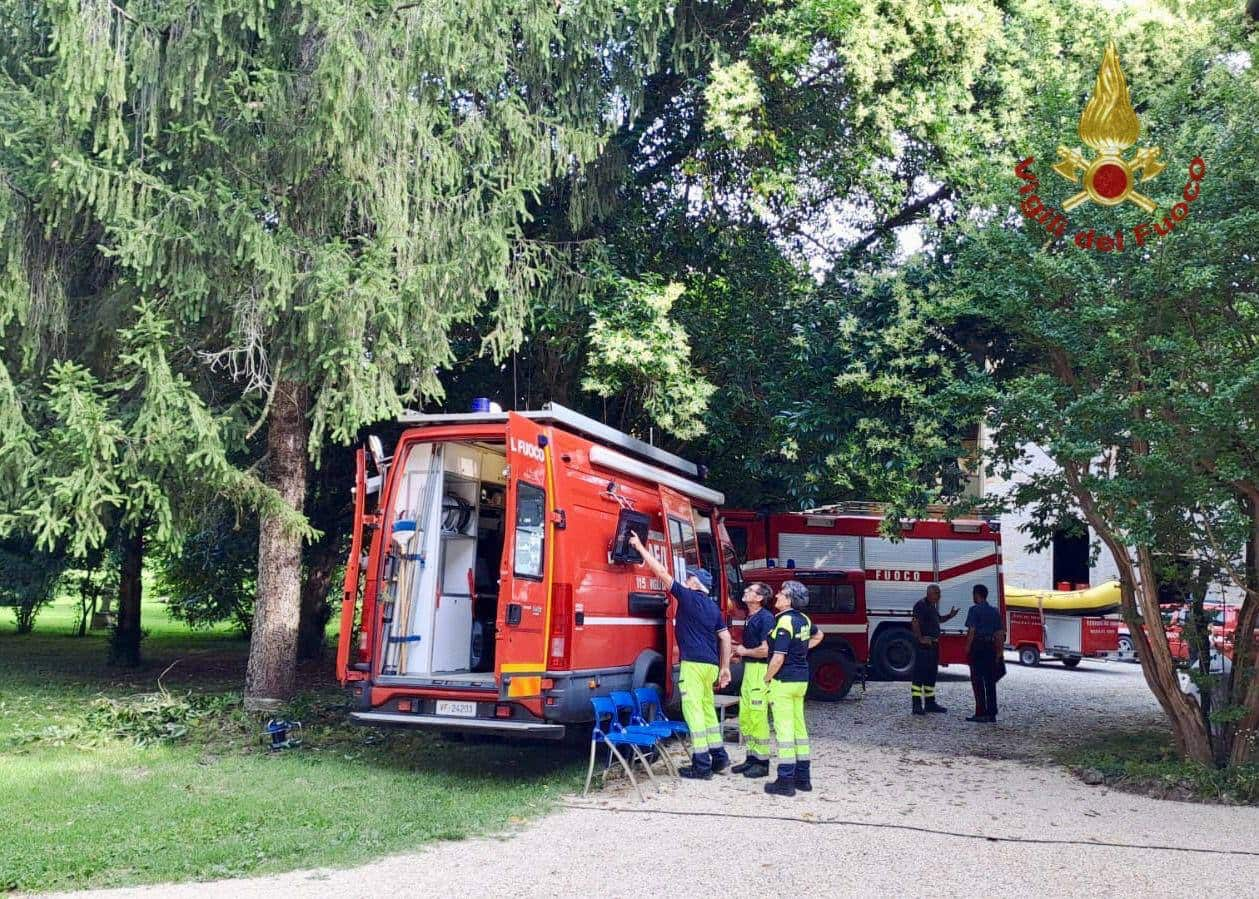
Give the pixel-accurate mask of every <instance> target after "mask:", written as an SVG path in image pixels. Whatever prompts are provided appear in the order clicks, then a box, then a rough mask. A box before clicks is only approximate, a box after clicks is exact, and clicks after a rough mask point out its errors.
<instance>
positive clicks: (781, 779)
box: [765, 765, 796, 796]
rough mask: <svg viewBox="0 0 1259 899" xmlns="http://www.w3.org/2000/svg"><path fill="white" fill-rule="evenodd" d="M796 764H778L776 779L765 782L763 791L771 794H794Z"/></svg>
mask: <svg viewBox="0 0 1259 899" xmlns="http://www.w3.org/2000/svg"><path fill="white" fill-rule="evenodd" d="M795 768H796V766H795V765H779V766H778V779H777V780H771V781H770V782H769V783H767V784H765V792H766V793H768V794H769V795H771V796H794V795H796V770H795Z"/></svg>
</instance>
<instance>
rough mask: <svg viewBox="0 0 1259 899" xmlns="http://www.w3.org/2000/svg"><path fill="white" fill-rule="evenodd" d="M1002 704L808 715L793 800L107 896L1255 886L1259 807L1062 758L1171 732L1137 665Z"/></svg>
mask: <svg viewBox="0 0 1259 899" xmlns="http://www.w3.org/2000/svg"><path fill="white" fill-rule="evenodd" d="M1001 698H1002V702H1003V718H1004V720H1003V721H1002V722H1000V723H999V724H996V725H975V724H968V723H967V722H965V721H964V720H963V718H964V717H965V715H966V714H968V713H969V711H970V708H969V703H970V687H969V684H968V682H967V681H966V680H965V679H964V677H963V674H962V672H961V671H960V670H959V671H957V673H950V669H944V672H943V674H942V679H941V683H940V701H941V702H942V703H944V704H946V705H948V706H951V707H952V708H951V711H950V714H948V715H947V716H938V715H932V716H926V717H924V718H912V717H910V715H909V714H908V711H909V687H908V685H907V684H884V683H879V684H871V685H870V687H869V690H868V691H867V693H866V694H865V696H864V697H862V698H854V699H851V700H849V701H846V702H844V703H841V704H838V705H833V704H810V705H809V708H808V713H807V714H808V720H809V725H810V730H811V737H812V744H813V754H814V759H815V761H814V763H813V771H814V774H813V779H814V786H815V789H814V791H813V793H812V794H800V795H798V796H797V797H796V798H794V799H777V800H772V799H770V798H769V797H767V796H765V795H764V793H763V792H762V791H761V783H762V782H761V781H755V782H754V781H749V780H746V779H744V778H742V777H729V776H725V777H720V778H718V779H716V780H715V781H713V782H709V783H696V782H679V781H669V782H667V783H665V784H664V786H663V788H662V789H661V790H660V792H659V793H657V794H654V795H650V796H649V798H648V801H647V802H646V803H643V804H640V803H639V802H638V801H637V800H636V799H635V798H634V796H633V794H632V793H627V792H626V791H625V790H623V789H618V788H613V787H611V786H610V787H609V789H608V791H607V792H605V793H601V794H594V795H592V797H591V798H590V799H588V800H581V799H579V798H574V799H573V800H572V801H571V802H570V803H569V804H568V805H567V806H566V807H565V808H563V809H561V810H559V811H557V812H556V813H554V814H552V815H550V816H548V817H546V818H544V819H542V820H541V821H538V822H536V823H534V824H532V825H527V826H524V827H522V828H520V829H519V830H517V831H515V832H512V833H509V834H503V835H500V836H498V837H493V838H485V839H477V840H469V841H465V842H461V843H443V844H437V845H434V846H432V847H431V848H428V849H425V850H421V851H418V852H416V853H413V854H408V855H401V856H393V857H390V858H386V859H382V860H379V861H376V862H373V863H371V864H368V865H365V866H363V867H360V868H357V869H354V870H349V871H332V870H319V871H299V872H293V873H290V874H283V875H277V876H270V877H259V878H252V879H248V880H236V881H223V882H218V883H208V884H195V885H194V884H190V885H186V886H174V887H171V886H160V887H150V888H144V889H134V890H116V891H110V892H108V893H99V894H96V895H101V896H105V895H108V896H118V897H121V896H137V897H138V896H145V897H152V896H159V895H160V896H176V897H189V899H215V897H229V896H230V897H233V899H234V897H254V896H256V897H268V899H271V897H274V896H276V895H287V894H297V893H300V894H301V895H303V896H328V897H338V899H345V897H360V896H361V897H373V899H375V897H380V896H397V897H404V896H417V895H426V896H459V897H467V896H478V897H480V896H557V895H560V896H575V895H614V896H662V895H669V894H671V895H677V894H690V895H693V896H710V895H740V894H743V895H746V894H749V893H760V892H763V891H766V890H774V891H777V892H781V893H805V894H811V895H845V896H846V895H854V896H855V895H864V896H868V895H886V896H967V897H969V896H974V895H976V894H985V893H986V894H996V893H999V894H1001V895H1004V896H1036V895H1085V894H1093V895H1103V894H1120V893H1122V894H1124V895H1128V896H1156V895H1157V896H1166V895H1169V894H1175V893H1180V892H1183V893H1190V892H1192V893H1195V894H1196V893H1199V892H1201V891H1202V890H1204V889H1208V890H1209V891H1210V892H1211V893H1217V894H1225V895H1228V894H1232V895H1242V896H1244V895H1254V894H1255V892H1256V888H1257V887H1256V885H1257V884H1259V839H1256V835H1259V809H1254V808H1234V807H1221V806H1207V805H1194V804H1186V803H1173V802H1166V801H1162V800H1155V799H1148V798H1145V797H1140V796H1134V795H1130V794H1126V793H1120V792H1115V791H1112V790H1108V789H1107V788H1106V787H1089V786H1085V785H1084V784H1082V783H1080V782H1078V781H1077V780H1076V779H1074V778H1073V777H1071V776H1070V775H1069V774H1067V773H1065V772H1063V771H1062V770H1061V769H1059V768H1057V767H1054V766H1053V765H1052V764H1051V763H1049V762H1048V761H1047V760H1048V758H1049V756H1050V754H1051V753H1052V751H1053V750H1054V749H1055V748H1057V747H1059V746H1063V745H1069V744H1070V743H1072V742H1074V741H1076V740H1079V739H1081V738H1083V737H1084V736H1086V735H1088V734H1090V733H1092V732H1094V731H1098V730H1103V729H1112V728H1116V727H1118V728H1133V729H1139V728H1144V727H1150V726H1159V725H1160V723H1161V714H1160V712H1159V710H1158V708H1157V707H1156V705H1155V703H1154V701H1153V699H1152V698H1151V696H1150V694H1149V691H1148V690H1147V689H1146V686H1145V683H1144V680H1143V679H1142V676H1141V672H1140V669H1139V668H1138V667H1137V666H1135V665H1126V664H1105V663H1090V662H1085V663H1084V664H1083V665H1082V666H1081V667H1080V668H1078V669H1076V670H1075V671H1068V670H1066V669H1064V668H1062V667H1061V666H1059V665H1044V666H1042V667H1040V668H1037V669H1023V668H1020V667H1019V666H1018V665H1016V664H1013V663H1011V664H1010V674H1009V676H1008V677H1007V678H1006V679H1005V680H1003V681H1002V683H1001ZM734 755H735V757H736V759H737V758H738V757H740V756H741V752H739V751H736V752H735V753H734ZM1160 847H1164V848H1160ZM1166 847H1176V848H1166ZM1183 850H1188V851H1183Z"/></svg>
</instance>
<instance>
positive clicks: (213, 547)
mask: <svg viewBox="0 0 1259 899" xmlns="http://www.w3.org/2000/svg"><path fill="white" fill-rule="evenodd" d="M257 556H258V527H257V523H256V522H254V521H253V520H252V519H246V520H243V521H242V520H241V518H240V516H238V515H236V514H235V512H234V510H233V509H232V508H231V507H229V506H227V505H225V504H222V503H219V504H215V505H213V506H211V507H209V508H207V509H206V510H205V512H204V514H203V515H202V516H200V518H199V522H198V526H197V529H196V530H194V531H192V532H191V533H189V534H188V536H187V537H185V538H184V540H183V542H182V544H181V545H180V546H179V547H178V551H177V552H172V553H169V554H167V556H166V557H165V558H164V559H163V560H162V564H161V568H160V575H159V578H158V587H159V589H161V591H162V593H163V594H164V595H165V596H166V597H167V601H166V602H167V607H168V608H169V609H170V613H171V616H172V617H173V618H175V619H177V620H179V621H183V622H185V623H187V624H190V625H192V626H193V627H203V626H205V625H209V624H215V623H217V622H220V621H228V622H230V623H231V624H232V625H233V626H234V627H236V628H238V629H240V630H241V631H242V632H248V630H249V627H250V624H251V622H252V620H253V608H254V593H255V589H256V585H257V577H258V570H257Z"/></svg>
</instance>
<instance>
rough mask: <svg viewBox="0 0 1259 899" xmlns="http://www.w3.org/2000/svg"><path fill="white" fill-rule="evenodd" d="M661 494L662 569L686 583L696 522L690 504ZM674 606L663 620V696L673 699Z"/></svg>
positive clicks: (671, 493) (694, 552)
mask: <svg viewBox="0 0 1259 899" xmlns="http://www.w3.org/2000/svg"><path fill="white" fill-rule="evenodd" d="M658 489H659V491H660V510H661V514H662V516H663V518H664V521H663V522H662V523H663V525H664V543H665V558H664V560H663V561H664V563H665V566H666V567H667V568H668V569H669V573H670V574H672V575H673V579H674V580H675V581H678V582H679V583H682V582H684V581H685V580H686V566H688V565H698V564H699V538H698V536H697V535H696V533H695V518H694V514H693V512H692V509H691V501H690V500H689V499H687V498H686V497H685V496H683V495H682V494H680V493H678V492H677V491H675V490H671V489H669V488H668V487H660V488H658ZM676 615H677V606H676V605H675V603H674V602H673V601H672V600H670V602H669V605H668V607H667V611H666V612H665V616H664V632H665V658H666V659H667V660H668V669H669V670H668V676H667V677H666V678H665V685H664V689H665V695H666V696H669V697H671V696H672V695H673V691H674V689H675V687H674V681H673V671H674V669H675V668H676V667H677V666H678V665H679V664H681V655H680V653H679V651H678V641H677V637H676V636H675V635H674V627H675V616H676Z"/></svg>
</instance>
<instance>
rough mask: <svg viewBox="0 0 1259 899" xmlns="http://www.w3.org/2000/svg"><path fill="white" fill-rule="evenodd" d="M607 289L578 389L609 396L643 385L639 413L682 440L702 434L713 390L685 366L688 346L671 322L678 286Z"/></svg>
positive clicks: (622, 283)
mask: <svg viewBox="0 0 1259 899" xmlns="http://www.w3.org/2000/svg"><path fill="white" fill-rule="evenodd" d="M608 287H609V289H608V290H607V292H606V293H605V294H604V295H603V296H602V297H601V298H600V300H599V301H597V302H596V303H595V304H594V306H593V307H592V309H591V317H592V319H593V320H592V321H591V324H590V331H589V334H588V339H589V342H590V347H589V354H590V355H589V359H588V366H587V368H586V375H585V378H584V379H583V380H582V388H583V389H585V390H588V391H590V392H591V393H594V394H596V395H598V396H611V395H613V394H615V393H618V392H620V391H622V390H624V389H627V388H628V387H629V386H630V385H631V384H633V383H636V382H637V383H643V384H645V385H646V389H645V393H644V396H643V410H644V411H645V412H646V413H647V414H648V415H650V416H651V417H652V419H653V420H654V421H657V422H659V423H660V425H661V427H663V428H665V429H666V430H668V431H670V432H671V433H673V434H675V435H676V436H677V437H679V438H681V439H687V438H691V437H696V436H698V435H699V434H702V433H703V432H704V430H705V426H704V418H703V415H704V412H705V410H706V408H707V405H708V398H709V397H710V396H711V395H712V393H713V390H714V388H713V385H712V384H710V383H708V381H706V380H704V379H703V378H702V377H697V376H696V374H695V372H694V370H693V369H692V368H691V366H690V365H689V364H688V361H687V360H688V357H689V355H690V341H689V340H688V338H687V335H686V332H685V331H684V330H683V329H682V328H681V327H679V326H678V325H677V324H675V323H674V322H672V321H671V320H670V319H669V313H670V311H671V310H672V309H673V306H674V303H676V302H677V299H678V297H679V296H681V294H682V290H683V287H682V285H681V284H665V285H661V284H654V283H638V282H631V281H628V280H626V279H624V278H613V279H611V282H610V283H609V285H608Z"/></svg>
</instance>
